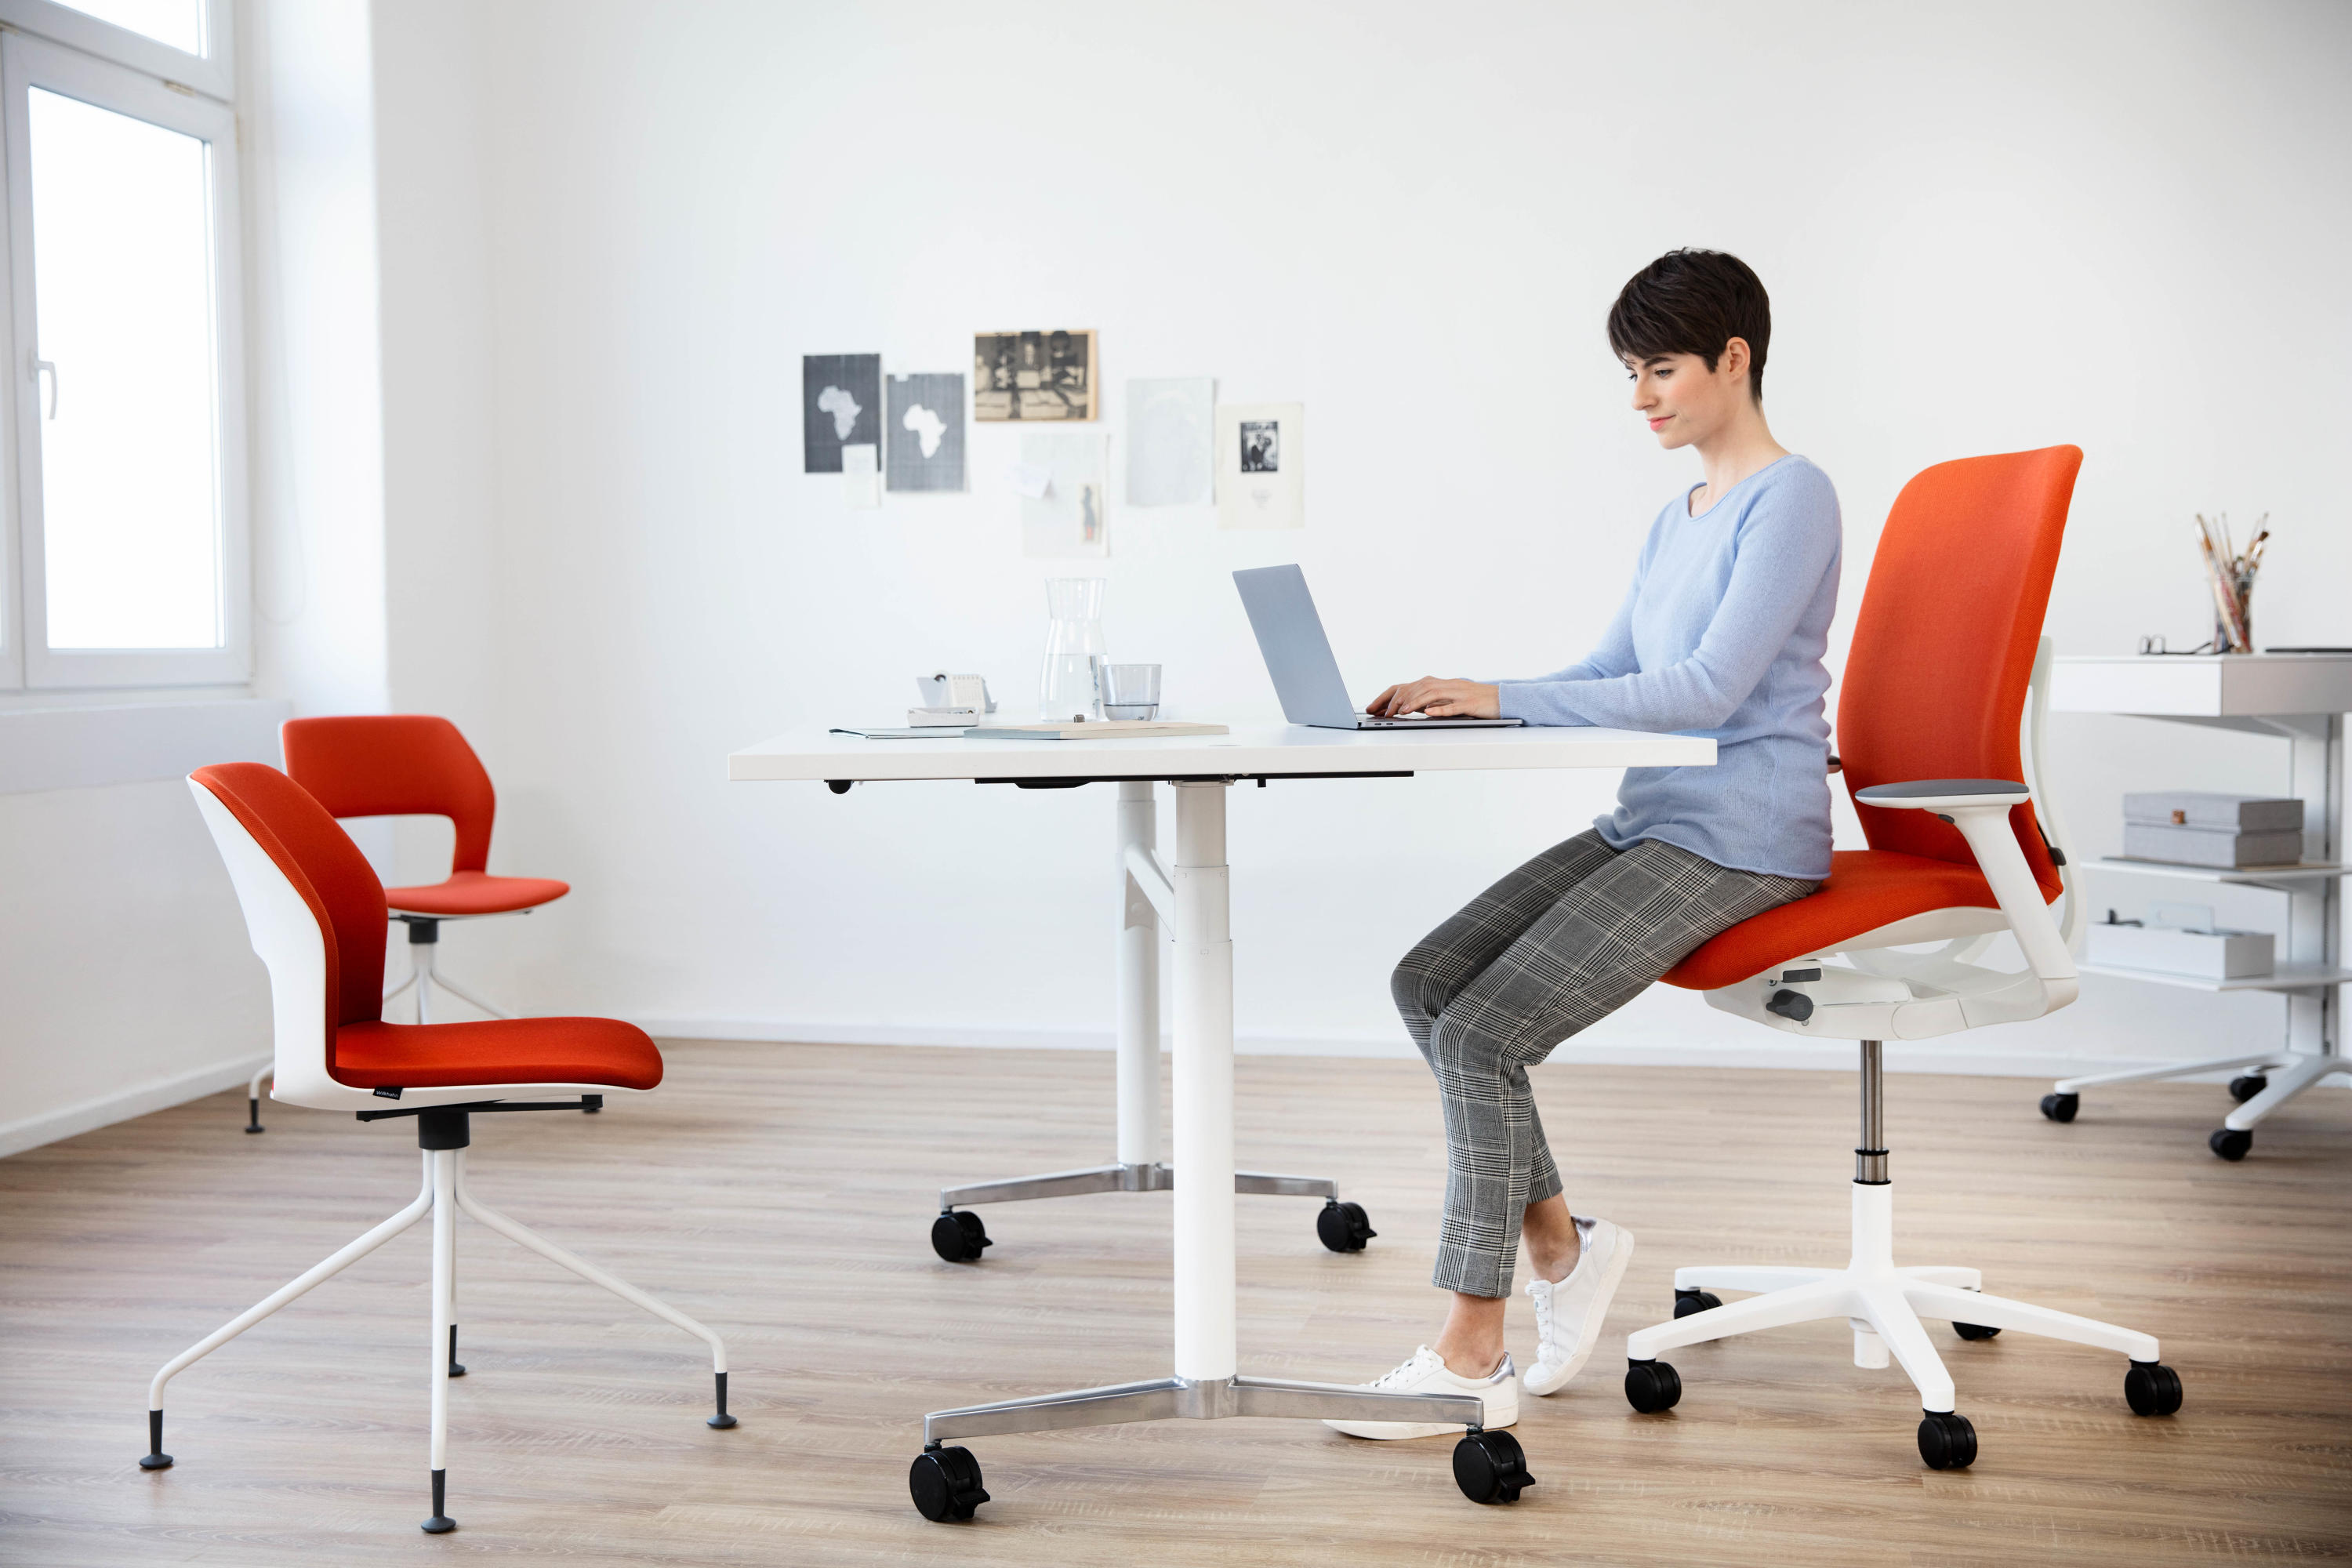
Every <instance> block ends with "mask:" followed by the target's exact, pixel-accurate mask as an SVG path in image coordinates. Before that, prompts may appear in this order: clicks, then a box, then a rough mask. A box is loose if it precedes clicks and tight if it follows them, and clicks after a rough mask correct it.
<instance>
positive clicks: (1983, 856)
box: [1853, 779, 2075, 1006]
mask: <svg viewBox="0 0 2352 1568" xmlns="http://www.w3.org/2000/svg"><path fill="white" fill-rule="evenodd" d="M1853 798H1854V799H1855V800H1856V801H1858V802H1860V803H1861V804H1863V805H1875V806H1881V807H1886V808H1891V809H1895V810H1911V811H1932V812H1934V813H1935V814H1936V815H1937V816H1940V817H1942V818H1943V819H1944V820H1945V821H1947V822H1948V823H1950V824H1951V825H1952V826H1955V827H1957V828H1958V829H1959V830H1960V833H1961V836H1962V837H1965V838H1967V839H1968V841H1969V850H1970V851H1971V852H1972V853H1973V854H1974V855H1975V856H1976V858H1977V869H1978V870H1979V871H1982V872H1983V873H1984V879H1985V880H1986V882H1987V883H1989V884H1990V886H1991V888H1992V896H1993V897H1994V899H1996V900H1999V902H2000V912H2001V913H2002V914H2003V915H2005V916H2007V917H2008V920H2009V929H2010V931H2011V934H2012V935H2014V936H2015V937H2016V938H2017V945H2018V947H2019V949H2020V950H2021V951H2022V952H2024V954H2025V962H2026V963H2028V964H2029V965H2030V966H2032V970H2033V973H2035V974H2036V975H2038V976H2040V977H2041V979H2042V983H2043V984H2044V985H2045V986H2046V987H2048V988H2049V989H2050V990H2051V991H2053V993H2055V992H2057V991H2058V990H2060V989H2061V988H2062V987H2063V991H2064V992H2065V994H2064V995H2063V997H2061V996H2057V995H2054V994H2053V997H2052V1002H2053V1005H2056V1006H2063V1005H2065V1004H2066V1003H2067V1002H2069V1001H2072V1000H2073V999H2074V981H2075V975H2074V956H2073V955H2072V954H2071V953H2069V952H2067V951H2066V939H2065V938H2064V937H2063V935H2061V934H2060V933H2059V931H2058V922H2057V921H2054V920H2053V919H2052V918H2051V915H2050V905H2049V904H2048V902H2047V901H2045V900H2043V899H2042V888H2041V885H2040V884H2039V883H2037V882H2035V881H2034V879H2033V872H2032V868H2029V867H2028V866H2027V865H2026V863H2025V855H2024V852H2023V851H2022V850H2021V849H2019V848H2018V847H2017V835H2016V834H2015V833H2014V832H2012V831H2011V828H2010V826H2009V811H2010V807H2011V806H2014V805H2023V804H2025V802H2026V801H2028V800H2030V799H2031V798H2032V795H2030V794H2029V792H2028V791H2027V790H2026V787H2025V786H2024V785H2023V784H2015V783H2011V781H2009V780H2007V779H1919V780H1916V781H1914V782H1911V783H1908V784H1873V785H1872V786H1871V787H1870V788H1868V789H1863V790H1856V791H1855V792H1854V796H1853ZM2053 983H2054V984H2053Z"/></svg>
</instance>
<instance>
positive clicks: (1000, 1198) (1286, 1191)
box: [940, 1161, 1339, 1214]
mask: <svg viewBox="0 0 2352 1568" xmlns="http://www.w3.org/2000/svg"><path fill="white" fill-rule="evenodd" d="M1175 1190H1176V1172H1175V1168H1174V1167H1173V1166H1171V1165H1164V1164H1161V1163H1159V1162H1158V1161H1154V1162H1152V1163H1150V1164H1148V1165H1089V1166H1087V1168H1086V1169H1085V1170H1082V1171H1053V1172H1048V1173H1045V1174H1044V1175H1037V1176H1007V1177H1006V1178H1005V1179H1004V1180H1003V1181H1001V1182H975V1183H973V1184H971V1185H970V1186H968V1187H941V1188H940V1213H941V1214H945V1213H947V1212H948V1211H949V1210H950V1209H955V1208H969V1207H970V1206H971V1205H973V1204H1015V1203H1022V1202H1024V1201H1026V1200H1027V1199H1030V1198H1067V1197H1076V1196H1077V1195H1078V1194H1081V1193H1170V1192H1174V1191H1175ZM1234 1191H1235V1192H1236V1193H1249V1194H1255V1195H1258V1196H1263V1197H1276V1198H1321V1199H1323V1200H1325V1201H1326V1202H1336V1201H1337V1200H1338V1198H1339V1184H1338V1183H1336V1182H1332V1181H1328V1180H1326V1179H1325V1178H1324V1177H1321V1176H1275V1175H1268V1174H1266V1173H1265V1172H1263V1171H1235V1172H1234Z"/></svg>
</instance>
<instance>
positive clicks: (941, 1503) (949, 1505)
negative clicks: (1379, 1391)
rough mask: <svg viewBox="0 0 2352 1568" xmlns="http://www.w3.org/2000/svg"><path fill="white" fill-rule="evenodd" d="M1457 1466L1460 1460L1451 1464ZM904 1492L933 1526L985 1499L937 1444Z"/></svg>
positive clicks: (960, 1456)
mask: <svg viewBox="0 0 2352 1568" xmlns="http://www.w3.org/2000/svg"><path fill="white" fill-rule="evenodd" d="M1455 1462H1456V1465H1457V1467H1458V1465H1459V1463H1460V1461H1459V1460H1457V1461H1455ZM907 1491H908V1494H909V1495H910V1496H912V1497H913V1498H914V1500H915V1511H916V1512H917V1513H919V1514H921V1515H922V1516H923V1517H924V1518H925V1519H928V1520H929V1521H931V1522H932V1523H933V1524H944V1523H946V1522H947V1521H949V1520H951V1519H970V1518H971V1516H972V1514H973V1513H974V1512H975V1511H977V1510H978V1509H979V1508H980V1505H981V1504H982V1503H984V1502H986V1501H987V1500H988V1493H987V1491H986V1490H985V1489H983V1488H982V1486H981V1484H980V1461H979V1460H978V1459H975V1458H972V1457H971V1449H970V1448H942V1447H939V1446H938V1445H937V1444H932V1445H931V1446H930V1447H926V1448H925V1449H924V1450H923V1451H922V1452H921V1453H919V1454H918V1455H916V1456H915V1462H914V1464H913V1465H912V1466H911V1467H909V1468H908V1471H907Z"/></svg>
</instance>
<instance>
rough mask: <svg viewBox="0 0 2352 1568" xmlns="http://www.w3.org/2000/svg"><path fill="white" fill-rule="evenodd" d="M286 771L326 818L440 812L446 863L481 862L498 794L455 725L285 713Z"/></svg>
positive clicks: (469, 867) (381, 716)
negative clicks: (451, 839) (449, 845)
mask: <svg viewBox="0 0 2352 1568" xmlns="http://www.w3.org/2000/svg"><path fill="white" fill-rule="evenodd" d="M279 739H280V742H281V743H282V744H283V745H284V746H285V748H286V771H287V773H289V774H291V775H292V776H293V779H294V782H295V783H297V784H300V785H301V786H302V787H303V788H304V789H306V790H308V791H310V794H311V795H313V796H314V797H315V798H316V799H317V801H318V803H319V804H320V805H322V806H324V807H326V808H327V811H328V813H329V814H330V815H331V816H446V817H447V818H448V819H449V823H450V826H453V827H455V828H456V829H457V846H456V848H455V851H454V852H453V853H452V854H451V855H450V857H449V869H450V870H451V871H453V872H456V871H482V870H487V869H488V868H489V862H490V818H491V817H492V816H495V815H496V814H497V811H498V795H497V792H496V791H494V790H492V789H491V788H490V775H489V773H488V772H487V771H485V770H484V769H483V767H482V760H481V759H480V758H479V757H477V756H476V755H474V748H473V747H471V746H469V745H467V744H466V737H465V736H463V735H461V734H459V733H457V725H455V724H452V723H451V722H449V721H448V720H446V719H439V718H435V717H433V716H432V715H430V714H425V713H373V714H354V715H351V716H348V717H338V718H331V719H289V720H288V721H286V725H285V728H284V729H283V730H282V731H280V732H279Z"/></svg>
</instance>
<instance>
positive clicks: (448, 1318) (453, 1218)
mask: <svg viewBox="0 0 2352 1568" xmlns="http://www.w3.org/2000/svg"><path fill="white" fill-rule="evenodd" d="M467 1120H468V1118H467V1112H466V1111H465V1110H462V1109H458V1108H454V1107H443V1108H439V1109H436V1110H426V1111H425V1112H423V1113H422V1114H420V1115H419V1116H418V1117H417V1142H418V1143H419V1145H420V1146H421V1147H422V1148H423V1149H424V1151H425V1153H424V1164H425V1183H424V1187H423V1190H421V1191H420V1192H418V1194H416V1197H415V1200H414V1201H412V1202H411V1203H410V1204H409V1205H408V1206H407V1207H405V1208H404V1209H402V1210H401V1211H400V1212H399V1213H398V1214H395V1215H393V1216H392V1217H391V1218H389V1219H387V1220H385V1221H384V1222H383V1224H381V1225H379V1226H376V1227H375V1228H374V1229H373V1230H371V1231H369V1232H368V1233H367V1234H366V1235H364V1236H362V1237H360V1238H359V1239H358V1240H356V1241H353V1242H352V1244H351V1245H350V1246H348V1247H344V1248H343V1249H342V1250H341V1251H340V1252H337V1253H336V1254H334V1256H332V1257H331V1258H327V1259H326V1260H325V1261H324V1262H321V1263H320V1264H319V1265H318V1266H317V1267H315V1268H311V1269H310V1271H308V1272H307V1273H305V1274H303V1275H302V1276H301V1277H300V1278H299V1279H295V1280H293V1281H291V1282H290V1283H289V1284H287V1285H285V1286H282V1287H280V1288H279V1289H278V1290H276V1291H274V1292H272V1293H271V1294H270V1295H269V1296H268V1297H266V1298H264V1299H263V1300H261V1301H259V1302H257V1303H256V1304H255V1305H253V1306H251V1307H249V1308H247V1310H245V1311H243V1312H240V1313H239V1314H237V1316H236V1317H235V1318H232V1319H230V1320H229V1321H227V1322H226V1323H225V1324H223V1325H222V1326H221V1327H219V1328H218V1329H215V1330H214V1331H212V1332H211V1333H210V1334H207V1335H205V1337H204V1338H203V1339H201V1340H199V1341H197V1342H195V1343H194V1344H193V1345H191V1346H189V1347H188V1348H187V1349H186V1350H184V1351H182V1352H180V1353H179V1354H178V1355H176V1356H173V1358H172V1359H171V1360H170V1361H168V1362H166V1363H163V1370H162V1371H161V1372H158V1373H156V1374H155V1380H154V1382H153V1383H152V1384H150V1385H149V1387H148V1394H147V1406H148V1408H147V1447H148V1452H147V1454H146V1456H145V1457H144V1458H142V1459H141V1460H140V1461H139V1466H140V1468H142V1469H146V1470H163V1469H169V1468H172V1465H173V1457H172V1456H171V1455H169V1454H167V1453H165V1452H164V1451H163V1388H164V1385H165V1384H168V1383H170V1382H171V1381H172V1379H173V1377H174V1376H175V1375H177V1374H178V1373H181V1372H183V1371H184V1370H185V1369H186V1368H187V1367H189V1366H190V1365H191V1364H193V1363H195V1362H198V1361H201V1360H202V1359H203V1358H204V1357H205V1356H207V1355H210V1354H211V1353H212V1352H214V1351H216V1350H218V1349H219V1348H220V1347H221V1346H223V1345H225V1344H226V1343H227V1342H229V1341H231V1340H233V1339H235V1338H236V1337H237V1335H239V1334H241V1333H243V1332H245V1331H246V1330H247V1329H249V1328H251V1327H253V1326H254V1325H255V1324H256V1323H258V1322H260V1321H262V1320H263V1319H264V1318H267V1317H268V1316H270V1315H271V1314H272V1313H275V1312H277V1311H278V1310H279V1309H280V1308H283V1307H285V1306H287V1305H288V1304H289V1303H290V1302H292V1301H294V1300H296V1299H297V1298H299V1297H301V1296H304V1295H307V1294H308V1293H309V1292H310V1290H312V1289H315V1288H316V1287H318V1286H320V1285H321V1284H324V1283H325V1282H326V1281H327V1280H329V1279H332V1278H334V1277H335V1276H336V1275H338V1274H340V1273H341V1272H342V1271H343V1270H344V1269H346V1268H350V1267H351V1266H352V1264H354V1263H356V1262H358V1261H359V1260H360V1259H361V1258H365V1257H366V1256H367V1255H368V1254H369V1253H371V1252H373V1251H374V1250H375V1249H376V1248H377V1247H382V1246H383V1244H384V1243H385V1242H387V1241H390V1240H391V1239H392V1238H393V1237H395V1236H398V1235H400V1234H401V1233H402V1232H403V1231H405V1230H407V1229H408V1228H409V1227H410V1226H414V1225H415V1224H416V1223H417V1222H418V1221H420V1220H422V1219H424V1218H425V1216H426V1215H431V1216H432V1220H433V1268H432V1274H433V1307H432V1313H433V1323H432V1329H431V1331H430V1333H429V1335H428V1337H427V1340H426V1345H427V1355H428V1362H427V1367H426V1376H427V1381H428V1384H429V1386H430V1389H431V1395H432V1417H431V1439H430V1448H431V1458H430V1463H429V1468H428V1479H429V1480H430V1483H431V1487H432V1493H433V1514H432V1517H431V1518H429V1519H427V1520H425V1521H424V1524H423V1526H422V1528H423V1529H424V1530H425V1531H426V1533H428V1534H433V1535H439V1534H442V1533H445V1532H446V1531H451V1530H455V1529H456V1528H457V1521H454V1520H452V1519H451V1518H450V1517H449V1512H448V1509H447V1507H446V1502H447V1489H448V1468H447V1465H446V1458H447V1447H448V1444H447V1436H448V1416H449V1393H448V1390H449V1380H450V1379H452V1378H455V1377H462V1376H464V1375H465V1371H466V1369H465V1368H464V1367H462V1366H460V1365H458V1364H457V1300H456V1297H457V1211H458V1210H460V1209H463V1210H464V1211H465V1212H466V1213H467V1215H471V1216H472V1217H473V1218H474V1219H475V1220H476V1221H478V1222H479V1223H480V1224H482V1225H485V1226H488V1227H489V1228H490V1229H492V1230H495V1231H497V1232H498V1233H499V1235H501V1236H503V1237H507V1238H508V1239H509V1240H510V1241H513V1242H515V1243H517V1244H519V1245H520V1246H522V1247H529V1248H530V1250H531V1251H533V1252H536V1253H538V1254H539V1255H540V1256H541V1257H542V1258H547V1259H548V1260H549V1261H551V1262H553V1263H556V1264H559V1265H561V1266H562V1267H563V1268H567V1269H569V1270H571V1271H572V1273H574V1274H577V1275H578V1276H580V1278H582V1279H585V1280H587V1281H588V1282H589V1283H590V1284H592V1285H598V1286H602V1287H603V1288H604V1289H607V1290H609V1291H611V1292H612V1293H613V1294H614V1295H615V1296H618V1297H620V1298H621V1299H622V1300H625V1301H627V1302H629V1303H630V1304H632V1305H633V1306H636V1307H641V1308H643V1309H644V1310H646V1311H648V1312H651V1313H652V1314H653V1315H654V1316H656V1317H657V1318H660V1319H662V1320H663V1321H666V1322H669V1323H673V1324H676V1325H677V1327H678V1328H681V1329H683V1330H685V1331H687V1332H688V1333H690V1334H692V1335H694V1336H696V1337H697V1338H698V1339H700V1340H701V1341H703V1342H705V1343H706V1344H708V1345H709V1347H710V1361H711V1372H712V1376H713V1381H714V1383H715V1384H716V1390H717V1402H718V1409H717V1413H716V1414H715V1415H712V1416H711V1417H710V1418H709V1421H708V1423H707V1425H709V1426H717V1427H729V1426H734V1425H735V1424H736V1423H735V1417H734V1416H732V1415H729V1414H728V1413H727V1347H726V1344H725V1343H724V1342H722V1341H721V1340H720V1339H719V1336H718V1335H717V1334H715V1333H713V1332H711V1331H710V1330H709V1329H707V1328H705V1327H704V1326H703V1325H702V1324H700V1323H699V1322H697V1321H695V1320H694V1319H692V1318H689V1317H688V1316H687V1315H686V1314H685V1313H684V1312H681V1311H679V1310H677V1309H676V1308H675V1307H672V1306H670V1305H669V1304H668V1303H667V1302H666V1301H663V1300H658V1299H657V1298H656V1297H653V1296H649V1295H647V1294H646V1292H644V1291H643V1290H640V1289H637V1288H636V1287H635V1286H634V1285H631V1284H629V1283H628V1282H627V1281H625V1280H624V1279H617V1278H615V1277H614V1276H613V1275H611V1274H607V1273H606V1272H605V1271H604V1270H603V1269H601V1268H597V1267H596V1266H595V1265H594V1264H593V1263H589V1262H587V1261H586V1260H584V1259H583V1258H578V1257H575V1256H573V1255H572V1253H570V1252H567V1251H565V1250H564V1249H563V1248H562V1247H558V1246H556V1245H555V1244H554V1243H553V1242H551V1241H550V1240H548V1239H547V1238H546V1237H542V1236H541V1235H540V1234H539V1233H538V1232H536V1231H533V1230H531V1229H530V1228H529V1227H527V1226H522V1225H519V1224H517V1223H516V1222H515V1221H513V1220H510V1219H509V1218H507V1217H506V1216H505V1215H502V1214H499V1212H497V1211H496V1210H495V1209H491V1208H489V1207H488V1206H486V1205H483V1204H481V1203H480V1202H478V1201H477V1200H476V1199H475V1197H474V1195H473V1194H472V1193H471V1192H470V1191H469V1190H468V1189H467V1185H466V1147H467V1142H469V1134H468V1131H467Z"/></svg>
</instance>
